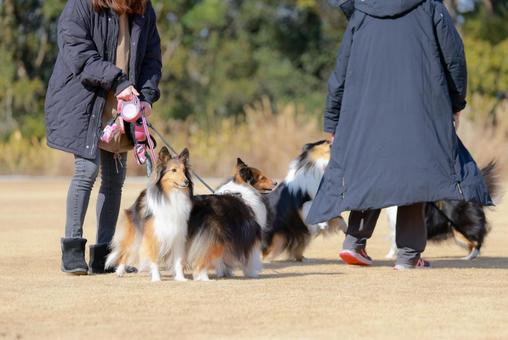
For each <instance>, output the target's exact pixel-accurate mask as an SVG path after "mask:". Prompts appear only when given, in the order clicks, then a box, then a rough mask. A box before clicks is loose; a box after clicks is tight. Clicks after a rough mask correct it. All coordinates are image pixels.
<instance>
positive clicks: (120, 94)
mask: <svg viewBox="0 0 508 340" xmlns="http://www.w3.org/2000/svg"><path fill="white" fill-rule="evenodd" d="M58 48H59V53H58V57H57V60H56V64H55V67H54V70H53V74H52V76H51V79H50V81H49V84H48V89H47V94H46V102H45V113H46V116H45V118H46V136H47V143H48V145H49V146H50V147H53V148H56V149H59V150H63V151H66V152H70V153H72V154H74V159H75V161H74V162H75V172H74V176H73V178H72V181H71V184H70V188H69V192H68V195H67V218H66V226H65V237H64V238H62V240H61V247H62V270H63V271H64V272H69V273H74V274H86V273H88V271H89V269H90V271H91V272H92V273H103V272H104V261H105V257H106V256H107V253H108V251H109V250H108V245H109V242H110V241H111V239H112V237H113V234H114V231H115V226H116V222H117V218H118V213H119V209H120V198H121V191H122V186H123V183H124V180H125V170H126V169H125V166H124V164H125V161H126V152H125V150H123V152H118V153H113V152H109V151H106V150H104V149H102V148H101V149H99V144H100V143H99V138H100V135H101V130H102V128H103V126H102V125H103V115H107V114H108V115H111V108H112V107H116V101H117V100H130V99H132V97H133V96H138V97H139V98H140V100H141V105H142V107H143V108H144V110H145V113H146V114H147V115H149V114H150V113H151V107H152V104H153V103H154V102H155V101H157V100H158V99H159V95H160V92H159V89H158V84H159V80H160V78H161V68H162V65H161V49H160V38H159V34H158V31H157V26H156V16H155V12H154V9H153V7H152V5H151V2H150V1H146V0H138V1H125V0H112V1H106V0H69V1H68V2H67V4H66V6H65V8H64V10H63V12H62V14H61V16H60V19H59V22H58ZM108 110H109V112H108ZM99 167H100V168H101V187H100V190H99V197H98V199H97V225H98V227H97V243H96V244H95V245H93V246H91V247H90V268H88V265H87V263H86V261H85V243H86V240H85V239H84V238H83V221H84V217H85V214H86V210H87V207H88V202H89V198H90V192H91V190H92V186H93V184H94V182H95V179H96V177H97V174H98V171H99Z"/></svg>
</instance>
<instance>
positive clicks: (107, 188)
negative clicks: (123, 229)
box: [65, 150, 127, 244]
mask: <svg viewBox="0 0 508 340" xmlns="http://www.w3.org/2000/svg"><path fill="white" fill-rule="evenodd" d="M126 160H127V153H122V154H118V156H115V154H113V153H110V152H107V151H104V150H99V152H97V157H96V158H95V159H93V160H90V159H85V158H81V157H79V156H74V176H73V177H72V180H71V184H70V187H69V192H68V193H67V218H66V223H65V237H66V238H71V237H72V238H81V237H83V222H84V220H85V215H86V211H87V209H88V202H89V201H90V192H91V191H92V188H93V185H94V183H95V180H96V178H97V175H98V173H99V167H100V169H101V187H100V189H99V196H98V197H97V209H96V214H97V240H96V243H97V244H108V243H109V242H110V241H111V240H112V239H113V235H114V233H115V227H116V222H117V220H118V213H119V211H120V200H121V196H122V187H123V183H124V181H125V173H126Z"/></svg>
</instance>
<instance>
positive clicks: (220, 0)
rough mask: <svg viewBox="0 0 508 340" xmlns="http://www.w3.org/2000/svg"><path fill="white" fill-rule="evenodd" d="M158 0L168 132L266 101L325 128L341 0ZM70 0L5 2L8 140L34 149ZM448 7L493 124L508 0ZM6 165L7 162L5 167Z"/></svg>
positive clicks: (238, 116) (1, 7) (2, 83)
mask: <svg viewBox="0 0 508 340" xmlns="http://www.w3.org/2000/svg"><path fill="white" fill-rule="evenodd" d="M152 2H153V5H154V7H155V10H156V13H157V16H158V28H159V31H160V33H161V38H162V50H163V66H164V75H163V79H162V83H161V89H162V98H161V101H160V102H159V103H158V104H157V105H156V107H155V110H156V113H157V117H158V120H159V121H158V124H162V125H163V126H164V128H165V129H166V132H167V133H170V132H172V133H180V132H182V131H184V132H185V134H186V135H187V137H189V136H191V135H196V134H198V135H199V134H200V133H201V134H202V131H201V130H207V131H218V130H220V129H221V127H223V125H224V123H223V120H224V119H227V121H228V122H233V123H234V124H242V123H248V117H246V112H247V111H249V110H246V109H245V108H246V107H247V106H248V107H252V106H256V105H257V103H259V102H260V101H261V100H263V107H265V106H266V105H267V103H269V104H268V105H269V106H270V110H271V112H272V111H273V112H275V114H277V112H279V111H284V110H287V108H288V107H291V111H292V112H293V113H294V116H295V117H298V116H299V115H306V116H307V118H310V121H312V120H315V121H316V122H315V123H317V124H316V126H319V120H320V117H321V115H320V112H321V110H322V106H323V103H324V97H325V95H326V83H327V78H328V76H329V73H330V71H331V69H332V67H333V65H334V63H335V56H336V52H337V48H338V46H339V43H340V40H341V36H342V32H343V30H344V27H345V19H344V17H343V15H342V14H341V13H340V11H339V10H338V9H337V8H336V7H334V6H333V3H334V2H335V1H332V0H330V1H326V0H248V1H247V0H154V1H152ZM64 5H65V1H64V0H46V1H42V0H16V1H14V0H0V27H1V39H0V108H1V109H0V117H1V118H2V124H0V141H2V143H4V144H5V143H14V142H13V141H16V140H19V138H21V139H23V140H26V141H28V142H29V144H30V143H32V144H33V143H36V144H37V145H39V146H37V147H40V144H44V141H43V138H44V119H43V118H44V112H43V102H44V95H45V88H46V84H47V81H48V79H49V77H50V75H51V71H52V67H53V63H54V60H55V58H56V54H57V48H56V24H57V19H58V15H59V14H60V12H61V10H62V8H63V6H64ZM447 5H448V7H449V9H450V12H451V13H452V15H453V16H454V18H455V20H456V22H457V26H458V28H459V30H460V31H461V32H462V34H463V37H464V41H465V45H466V53H467V57H468V64H469V78H470V79H469V84H470V86H469V97H470V102H471V103H473V105H472V106H471V107H472V108H470V109H469V110H468V113H467V114H468V115H469V117H471V118H472V119H481V121H482V122H485V124H490V125H492V126H496V124H497V122H498V121H499V119H500V117H498V116H499V114H500V112H501V111H500V110H499V107H501V106H502V105H500V103H502V102H503V100H504V98H505V95H506V92H507V90H508V1H506V0H502V1H501V0H449V1H448V2H447ZM263 111H266V107H265V108H264V110H263ZM502 112H504V111H502ZM501 119H504V117H501ZM179 122H180V123H179ZM183 122H186V123H185V128H183V127H182V126H183V125H182V124H183ZM228 124H229V123H228ZM312 124H314V122H313V123H312ZM247 125H248V124H247ZM176 127H178V128H176ZM175 129H177V130H175ZM317 129H318V128H317ZM14 134H16V135H15V136H14ZM13 136H14V137H13ZM182 138H183V137H182ZM189 138H190V137H189ZM204 140H205V142H206V143H211V142H210V140H209V138H204ZM206 143H205V144H206ZM0 166H2V163H1V160H0ZM11 168H13V167H12V166H11V167H9V169H11ZM14 168H15V166H14ZM6 169H7V167H5V166H2V168H0V172H6V171H7V170H6ZM10 171H13V170H10Z"/></svg>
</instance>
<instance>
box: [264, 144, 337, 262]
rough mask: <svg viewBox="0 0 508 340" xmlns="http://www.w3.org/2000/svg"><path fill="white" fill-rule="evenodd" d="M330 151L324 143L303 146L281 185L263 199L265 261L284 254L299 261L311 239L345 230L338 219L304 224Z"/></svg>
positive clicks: (328, 146) (329, 145)
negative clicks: (265, 208)
mask: <svg viewBox="0 0 508 340" xmlns="http://www.w3.org/2000/svg"><path fill="white" fill-rule="evenodd" d="M330 147H331V144H330V142H328V141H326V140H321V141H318V142H315V143H310V144H306V145H305V146H304V147H303V151H302V153H301V154H300V156H298V158H297V159H295V160H294V161H293V162H291V164H290V165H289V172H288V174H287V176H286V179H285V180H284V182H283V183H281V184H280V185H279V186H278V187H277V188H275V190H273V191H272V192H270V193H268V194H266V195H264V198H265V204H266V206H267V210H268V221H267V225H266V228H263V257H264V258H268V259H274V258H276V257H277V256H279V255H281V254H282V253H284V252H287V253H288V255H289V258H290V259H294V260H297V261H302V260H303V253H304V251H305V249H306V247H307V246H308V245H309V242H310V241H311V240H312V239H313V238H314V237H316V236H318V235H320V234H329V233H335V232H338V231H340V230H345V229H346V228H347V226H346V223H345V222H344V220H343V219H342V218H341V217H338V218H336V219H333V220H331V221H329V222H328V223H321V224H318V225H307V224H305V223H304V220H305V217H306V216H307V214H308V212H309V210H310V206H311V204H312V200H313V199H314V197H315V195H316V193H317V190H318V187H319V183H320V182H321V178H322V177H323V174H324V171H325V168H326V166H327V165H328V162H329V160H330Z"/></svg>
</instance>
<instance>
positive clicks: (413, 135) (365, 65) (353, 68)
mask: <svg viewBox="0 0 508 340" xmlns="http://www.w3.org/2000/svg"><path fill="white" fill-rule="evenodd" d="M343 6H344V8H343V9H345V10H346V12H347V14H348V15H349V16H350V20H349V23H348V26H347V29H346V32H345V34H344V37H343V41H342V44H341V47H340V51H339V55H338V59H337V65H336V69H335V70H334V72H333V73H332V75H331V77H330V80H329V86H328V87H329V94H328V98H327V105H326V111H325V118H324V130H325V131H326V132H328V133H330V134H331V135H333V136H334V142H333V146H332V150H331V159H330V163H329V165H328V168H327V169H326V172H325V174H324V176H323V179H322V182H321V185H320V187H319V190H318V193H317V195H316V198H315V200H314V202H313V205H312V208H311V210H310V212H309V214H308V216H307V219H306V220H307V222H308V223H310V224H316V223H320V222H324V221H328V220H330V219H332V218H334V217H337V216H339V215H340V214H341V212H343V211H354V213H352V214H351V217H350V226H349V229H348V233H347V237H346V241H345V244H344V251H345V252H346V253H344V255H345V256H342V255H343V253H341V257H343V259H344V260H345V261H346V262H347V263H352V264H355V263H356V264H369V263H370V258H368V256H367V254H366V253H365V242H366V239H367V238H368V237H370V234H371V233H372V230H373V227H374V225H375V223H376V220H377V217H378V215H379V209H380V208H384V207H388V206H394V205H395V206H399V207H400V208H399V216H398V222H397V237H396V238H397V245H398V247H399V257H398V259H397V266H398V268H413V267H415V266H420V265H426V264H425V263H424V262H422V261H421V259H420V254H421V252H423V250H424V249H425V243H426V232H425V224H424V220H423V216H424V215H423V206H424V205H423V202H431V201H438V200H443V199H446V200H466V201H472V202H477V203H479V204H482V205H492V200H491V197H490V195H489V192H488V190H487V187H486V183H485V180H484V178H483V176H482V175H481V172H480V170H479V169H478V167H477V165H476V163H475V161H474V160H473V158H472V157H471V155H470V154H469V152H468V151H467V150H466V149H465V147H464V146H463V144H462V143H461V141H460V140H459V138H458V137H457V135H456V133H455V127H454V115H455V116H456V117H457V116H458V114H459V113H460V111H461V110H463V109H464V107H465V106H466V100H465V97H466V85H467V68H466V60H465V54H464V47H463V43H462V40H461V37H460V35H459V34H458V32H457V31H456V29H455V27H454V25H453V22H452V19H451V17H450V15H449V13H448V11H447V10H446V8H445V6H444V5H443V4H442V2H441V1H436V0H397V1H395V0H390V1H387V0H356V1H354V2H353V1H347V2H346V3H345V4H343ZM357 262H359V263H357Z"/></svg>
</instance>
